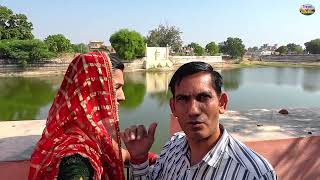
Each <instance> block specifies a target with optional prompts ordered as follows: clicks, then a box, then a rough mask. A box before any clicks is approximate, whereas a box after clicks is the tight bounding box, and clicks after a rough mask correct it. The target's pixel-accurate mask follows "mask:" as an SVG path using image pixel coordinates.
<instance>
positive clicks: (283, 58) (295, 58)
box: [259, 54, 320, 62]
mask: <svg viewBox="0 0 320 180" xmlns="http://www.w3.org/2000/svg"><path fill="white" fill-rule="evenodd" d="M259 60H261V61H274V62H320V54H309V55H271V56H261V57H260V58H259Z"/></svg>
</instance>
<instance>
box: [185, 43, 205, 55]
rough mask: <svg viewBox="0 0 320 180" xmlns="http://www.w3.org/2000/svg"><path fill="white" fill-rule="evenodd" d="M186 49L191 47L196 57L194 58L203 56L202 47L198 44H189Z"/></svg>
mask: <svg viewBox="0 0 320 180" xmlns="http://www.w3.org/2000/svg"><path fill="white" fill-rule="evenodd" d="M188 47H191V48H192V49H193V53H194V54H195V55H196V56H202V55H204V49H203V47H201V46H200V45H199V44H198V43H194V42H192V43H190V44H189V45H188Z"/></svg>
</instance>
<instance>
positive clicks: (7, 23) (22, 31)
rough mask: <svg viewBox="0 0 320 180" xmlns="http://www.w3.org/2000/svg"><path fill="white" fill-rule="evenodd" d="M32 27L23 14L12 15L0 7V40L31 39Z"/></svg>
mask: <svg viewBox="0 0 320 180" xmlns="http://www.w3.org/2000/svg"><path fill="white" fill-rule="evenodd" d="M32 29H33V25H32V23H31V22H28V18H27V16H26V15H24V14H14V13H13V11H12V10H11V9H9V8H7V7H5V6H0V39H20V40H23V39H33V38H34V36H33V34H32V32H31V31H32Z"/></svg>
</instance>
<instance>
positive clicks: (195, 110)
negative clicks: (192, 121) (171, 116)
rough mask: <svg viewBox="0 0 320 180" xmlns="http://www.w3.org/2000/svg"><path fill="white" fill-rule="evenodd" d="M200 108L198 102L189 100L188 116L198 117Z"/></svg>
mask: <svg viewBox="0 0 320 180" xmlns="http://www.w3.org/2000/svg"><path fill="white" fill-rule="evenodd" d="M200 112H201V111H200V108H199V102H197V101H196V100H191V101H190V102H189V108H188V115H189V116H191V117H194V116H199V115H200Z"/></svg>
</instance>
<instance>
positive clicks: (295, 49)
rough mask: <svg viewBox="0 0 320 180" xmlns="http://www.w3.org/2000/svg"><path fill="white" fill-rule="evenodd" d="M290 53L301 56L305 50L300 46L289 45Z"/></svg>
mask: <svg viewBox="0 0 320 180" xmlns="http://www.w3.org/2000/svg"><path fill="white" fill-rule="evenodd" d="M287 48H288V52H291V53H295V54H301V53H303V48H302V47H301V46H300V45H297V44H294V43H289V44H287Z"/></svg>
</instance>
